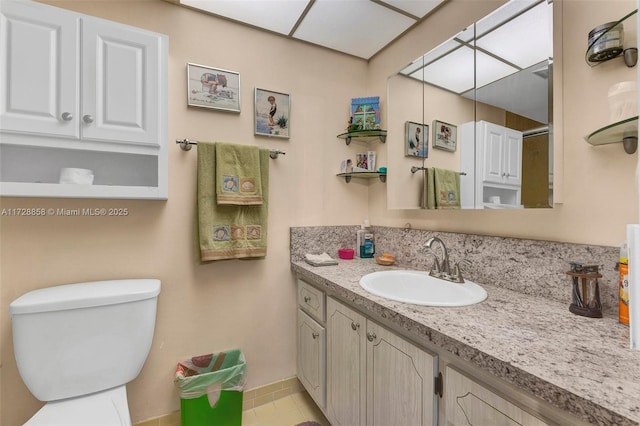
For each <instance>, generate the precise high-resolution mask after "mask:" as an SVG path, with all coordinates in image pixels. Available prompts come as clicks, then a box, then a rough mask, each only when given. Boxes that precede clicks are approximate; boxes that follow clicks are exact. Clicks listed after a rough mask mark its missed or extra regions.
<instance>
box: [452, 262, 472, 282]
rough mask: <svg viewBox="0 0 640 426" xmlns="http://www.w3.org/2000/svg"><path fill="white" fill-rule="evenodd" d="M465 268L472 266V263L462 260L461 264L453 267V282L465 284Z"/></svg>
mask: <svg viewBox="0 0 640 426" xmlns="http://www.w3.org/2000/svg"><path fill="white" fill-rule="evenodd" d="M463 266H465V267H466V266H471V261H470V260H467V259H462V260H461V261H459V262H456V263H455V265H453V274H451V275H452V278H453V282H456V283H460V284H462V283H464V278H463V277H462V267H463Z"/></svg>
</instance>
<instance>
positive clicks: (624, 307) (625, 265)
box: [618, 242, 629, 325]
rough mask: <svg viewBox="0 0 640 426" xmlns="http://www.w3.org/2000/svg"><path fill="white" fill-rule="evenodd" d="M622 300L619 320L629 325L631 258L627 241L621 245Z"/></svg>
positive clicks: (619, 307)
mask: <svg viewBox="0 0 640 426" xmlns="http://www.w3.org/2000/svg"><path fill="white" fill-rule="evenodd" d="M619 270H620V300H619V303H618V321H620V323H622V324H625V325H629V258H628V255H627V243H626V242H624V243H622V246H620V264H619Z"/></svg>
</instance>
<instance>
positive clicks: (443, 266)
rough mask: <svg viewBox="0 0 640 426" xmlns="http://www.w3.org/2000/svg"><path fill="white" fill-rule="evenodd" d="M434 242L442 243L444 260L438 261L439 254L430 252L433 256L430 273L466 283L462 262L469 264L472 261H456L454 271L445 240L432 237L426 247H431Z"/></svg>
mask: <svg viewBox="0 0 640 426" xmlns="http://www.w3.org/2000/svg"><path fill="white" fill-rule="evenodd" d="M433 243H440V247H442V261H440V262H438V256H437V255H436V254H435V253H428V255H429V256H433V267H432V268H431V271H429V275H431V276H432V277H435V278H440V279H443V280H447V281H451V282H454V283H458V284H462V283H464V278H463V277H462V268H461V267H460V263H462V264H463V265H469V264H470V263H471V262H469V261H468V260H462V261H461V262H458V263H456V264H455V265H454V266H453V272H452V271H451V266H450V263H449V253H447V246H445V244H444V241H442V240H441V239H440V238H438V237H431V238H429V239H428V240H427V242H426V243H425V247H427V248H431V246H432V245H433Z"/></svg>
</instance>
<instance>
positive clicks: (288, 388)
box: [134, 377, 304, 426]
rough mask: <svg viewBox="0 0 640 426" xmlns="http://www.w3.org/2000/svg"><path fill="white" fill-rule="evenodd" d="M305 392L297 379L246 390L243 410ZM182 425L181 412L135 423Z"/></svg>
mask: <svg viewBox="0 0 640 426" xmlns="http://www.w3.org/2000/svg"><path fill="white" fill-rule="evenodd" d="M303 390H304V388H303V387H302V384H301V383H300V381H299V380H298V378H297V377H291V378H289V379H284V380H280V381H277V382H273V383H270V384H268V385H264V386H259V387H257V388H253V389H249V390H245V391H244V393H243V395H242V396H243V401H242V409H243V410H251V409H252V408H255V407H259V406H261V405H264V404H267V403H269V402H273V401H275V400H277V399H280V398H284V397H285V396H288V395H292V394H294V393H298V392H302V391H303ZM180 424H181V421H180V411H174V412H173V413H170V414H166V415H164V416H160V417H154V418H152V419H148V420H144V421H142V422H138V423H135V424H134V426H180Z"/></svg>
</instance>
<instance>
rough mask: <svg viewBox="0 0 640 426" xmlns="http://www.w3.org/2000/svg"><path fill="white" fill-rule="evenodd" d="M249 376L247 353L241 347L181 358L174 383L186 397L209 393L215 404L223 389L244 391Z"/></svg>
mask: <svg viewBox="0 0 640 426" xmlns="http://www.w3.org/2000/svg"><path fill="white" fill-rule="evenodd" d="M246 380H247V374H246V361H245V359H244V354H243V353H242V351H240V350H238V349H233V350H229V351H225V352H219V353H216V354H214V353H211V354H207V355H200V356H194V357H192V358H190V359H187V360H183V361H180V362H179V363H178V366H177V368H176V377H175V379H174V383H175V385H176V388H177V390H178V395H180V398H183V399H193V398H199V397H201V396H202V395H205V394H206V395H207V396H208V399H209V405H211V407H215V406H216V404H217V403H218V399H220V392H221V391H223V390H235V391H242V390H243V389H244V385H245V383H246Z"/></svg>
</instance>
